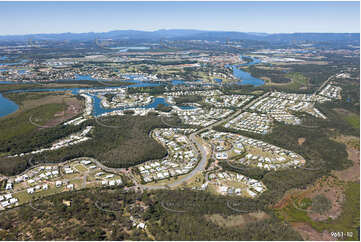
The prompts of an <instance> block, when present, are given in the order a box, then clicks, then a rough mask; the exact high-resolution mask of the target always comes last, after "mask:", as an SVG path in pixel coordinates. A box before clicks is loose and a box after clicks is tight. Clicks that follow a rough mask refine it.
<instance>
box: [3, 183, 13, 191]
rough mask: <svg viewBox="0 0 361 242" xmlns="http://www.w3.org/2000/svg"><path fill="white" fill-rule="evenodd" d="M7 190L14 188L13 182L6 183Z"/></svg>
mask: <svg viewBox="0 0 361 242" xmlns="http://www.w3.org/2000/svg"><path fill="white" fill-rule="evenodd" d="M5 189H6V190H12V189H13V184H12V183H10V182H8V183H6V187H5Z"/></svg>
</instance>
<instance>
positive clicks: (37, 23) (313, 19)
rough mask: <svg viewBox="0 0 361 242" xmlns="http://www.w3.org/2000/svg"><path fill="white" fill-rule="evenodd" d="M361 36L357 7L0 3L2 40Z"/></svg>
mask: <svg viewBox="0 0 361 242" xmlns="http://www.w3.org/2000/svg"><path fill="white" fill-rule="evenodd" d="M126 29H132V30H146V31H153V30H158V29H198V30H221V31H239V32H265V33H292V32H338V33H345V32H357V33H359V32H360V3H359V2H0V35H12V34H31V33H64V32H74V33H83V32H106V31H111V30H126Z"/></svg>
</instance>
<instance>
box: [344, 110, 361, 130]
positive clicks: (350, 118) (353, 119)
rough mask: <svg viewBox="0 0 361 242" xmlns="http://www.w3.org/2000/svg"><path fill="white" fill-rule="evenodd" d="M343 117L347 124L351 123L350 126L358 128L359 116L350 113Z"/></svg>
mask: <svg viewBox="0 0 361 242" xmlns="http://www.w3.org/2000/svg"><path fill="white" fill-rule="evenodd" d="M344 119H345V120H346V121H347V122H348V123H349V124H351V126H352V127H354V128H355V129H357V130H360V116H358V115H356V114H351V115H348V116H346V117H344Z"/></svg>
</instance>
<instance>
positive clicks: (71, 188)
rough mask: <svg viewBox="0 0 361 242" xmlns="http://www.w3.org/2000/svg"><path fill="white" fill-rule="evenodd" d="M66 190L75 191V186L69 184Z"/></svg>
mask: <svg viewBox="0 0 361 242" xmlns="http://www.w3.org/2000/svg"><path fill="white" fill-rule="evenodd" d="M66 188H67V189H69V190H73V189H74V184H68V185H67V186H66Z"/></svg>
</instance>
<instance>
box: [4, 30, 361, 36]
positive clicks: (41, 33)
mask: <svg viewBox="0 0 361 242" xmlns="http://www.w3.org/2000/svg"><path fill="white" fill-rule="evenodd" d="M161 30H165V31H171V30H188V31H204V32H235V33H246V34H268V35H272V34H360V32H327V31H326V32H307V31H305V32H252V31H237V30H206V29H187V28H179V29H174V28H169V29H168V28H162V29H156V30H141V29H114V30H108V31H99V32H97V31H89V32H40V33H24V34H5V35H2V34H0V36H2V37H4V36H23V35H47V34H90V33H94V34H101V33H109V32H115V31H139V32H149V33H151V32H157V31H161Z"/></svg>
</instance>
